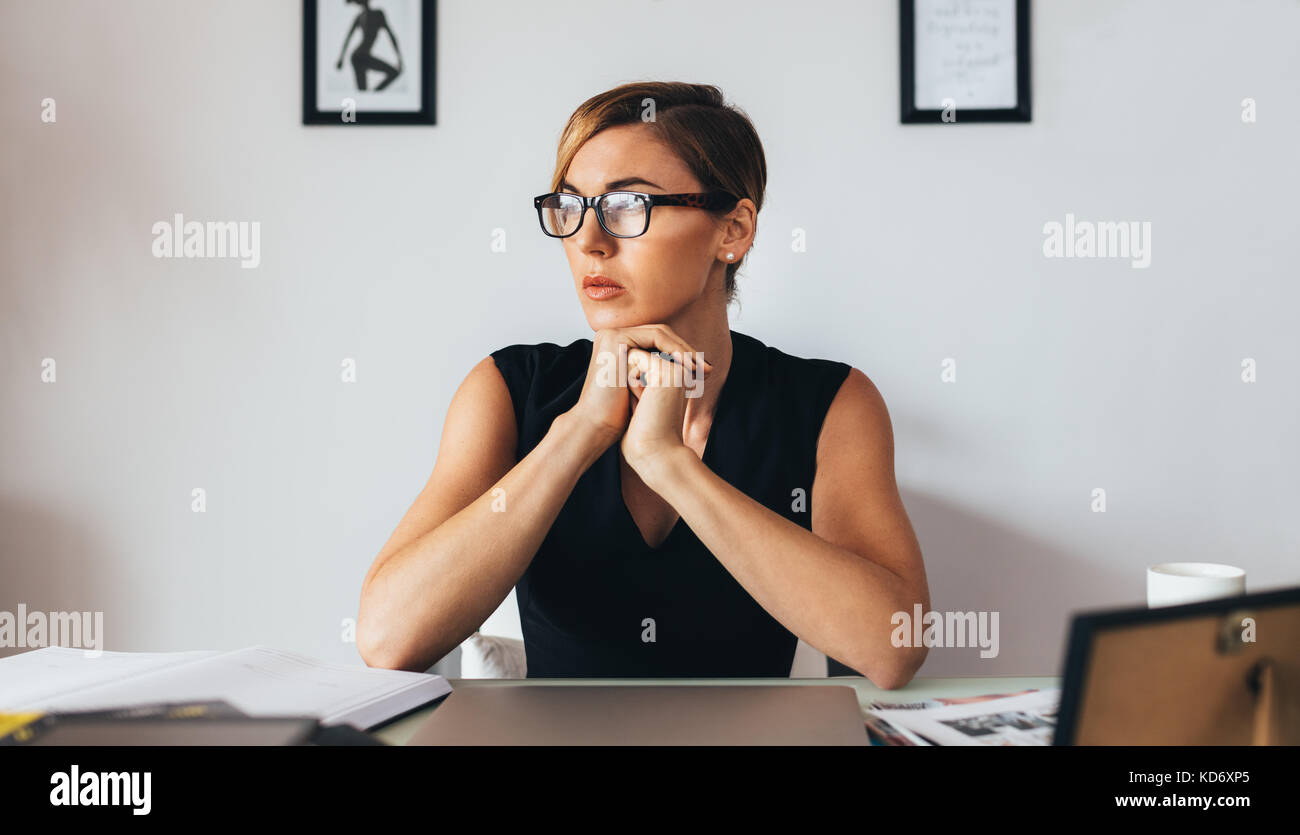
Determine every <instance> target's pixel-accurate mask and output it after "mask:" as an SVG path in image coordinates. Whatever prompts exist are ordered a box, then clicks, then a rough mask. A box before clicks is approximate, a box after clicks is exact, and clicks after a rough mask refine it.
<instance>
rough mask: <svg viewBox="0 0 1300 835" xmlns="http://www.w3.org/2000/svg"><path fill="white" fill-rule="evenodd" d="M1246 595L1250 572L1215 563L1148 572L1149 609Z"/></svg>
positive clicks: (1154, 568) (1152, 568)
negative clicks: (1247, 576) (1247, 577)
mask: <svg viewBox="0 0 1300 835" xmlns="http://www.w3.org/2000/svg"><path fill="white" fill-rule="evenodd" d="M1245 593H1246V572H1245V570H1244V569H1241V568H1237V567H1236V566H1235V565H1220V564H1219V563H1213V562H1165V563H1160V564H1159V565H1152V566H1149V567H1148V568H1147V607H1148V608H1152V609H1154V608H1156V607H1158V606H1177V605H1179V604H1180V603H1194V602H1196V601H1197V600H1213V599H1215V598H1217V597H1232V596H1233V595H1235V594H1245Z"/></svg>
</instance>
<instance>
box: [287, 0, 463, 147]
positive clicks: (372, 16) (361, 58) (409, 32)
mask: <svg viewBox="0 0 1300 835" xmlns="http://www.w3.org/2000/svg"><path fill="white" fill-rule="evenodd" d="M436 35H437V3H436V2H435V0H303V4H302V123H303V124H304V125H348V124H358V125H432V124H436V122H435V121H434V112H435V111H434V101H435V98H434V89H435V85H434V80H435V77H436V75H435V72H434V70H435V60H434V59H435V55H436V52H435V49H434V47H435V41H436Z"/></svg>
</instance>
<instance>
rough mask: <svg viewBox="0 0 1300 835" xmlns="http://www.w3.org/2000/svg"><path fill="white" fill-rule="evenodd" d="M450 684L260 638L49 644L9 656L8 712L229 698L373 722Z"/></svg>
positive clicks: (329, 720)
mask: <svg viewBox="0 0 1300 835" xmlns="http://www.w3.org/2000/svg"><path fill="white" fill-rule="evenodd" d="M450 692H451V684H450V683H449V682H448V681H447V679H445V678H443V677H442V676H436V675H429V674H426V673H410V672H405V671H402V670H380V669H372V668H369V667H349V666H345V665H343V664H327V663H325V662H322V661H316V660H313V659H311V658H306V657H304V656H301V655H294V654H292V653H288V652H281V651H280V650H275V649H271V648H270V647H264V646H255V647H248V648H246V649H236V650H230V651H228V652H223V651H220V650H194V651H191V652H105V653H101V654H100V655H98V656H88V655H87V654H86V652H85V651H84V650H80V649H68V648H66V647H47V648H45V649H38V650H33V651H31V652H25V653H21V654H19V655H13V656H10V657H8V658H4V659H0V712H5V711H11V712H13V711H27V710H33V711H44V712H57V711H69V710H98V709H101V708H115V707H128V706H131V705H138V704H150V703H156V702H197V701H210V700H223V701H226V702H229V703H230V704H231V705H233V706H234V707H235V708H237V709H239V710H241V711H243V712H244V713H246V714H248V715H249V716H314V717H316V718H317V719H318V720H320V722H321V724H323V725H342V724H347V725H352V726H353V727H356V728H360V729H361V730H366V729H368V728H372V727H374V726H375V725H378V724H380V723H382V722H386V721H387V720H389V719H392V718H393V717H395V716H399V715H401V714H403V713H406V712H407V711H409V710H412V709H413V708H417V707H419V706H421V705H423V704H427V703H428V702H430V701H432V700H434V699H436V698H438V697H440V696H444V695H446V694H447V693H450Z"/></svg>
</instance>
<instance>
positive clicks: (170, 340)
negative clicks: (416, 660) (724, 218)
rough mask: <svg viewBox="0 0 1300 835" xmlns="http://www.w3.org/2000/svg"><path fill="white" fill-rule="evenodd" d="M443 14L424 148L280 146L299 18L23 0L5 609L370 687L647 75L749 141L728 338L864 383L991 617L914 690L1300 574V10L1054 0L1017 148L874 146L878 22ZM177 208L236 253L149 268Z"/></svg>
mask: <svg viewBox="0 0 1300 835" xmlns="http://www.w3.org/2000/svg"><path fill="white" fill-rule="evenodd" d="M439 6H440V9H439V18H438V25H439V42H438V121H439V124H438V126H436V127H432V128H427V127H426V128H408V127H373V128H369V127H357V126H350V127H337V128H329V127H314V128H306V127H303V126H302V125H301V124H300V116H299V108H300V104H299V102H300V83H301V81H300V73H301V57H300V40H301V21H300V15H301V4H300V3H298V2H296V0H277V2H264V0H221V2H197V1H196V0H186V2H171V1H170V0H166V1H165V0H157V2H142V1H140V0H135V1H133V2H111V3H110V2H89V0H83V1H81V2H69V0H63V2H52V0H43V2H40V3H19V2H7V3H5V5H4V20H5V27H4V31H3V35H2V36H0V37H3V44H4V49H3V50H0V62H3V70H4V71H3V73H0V103H2V104H3V109H4V113H5V114H6V119H5V125H4V130H3V133H2V134H0V137H2V139H0V141H2V142H3V143H4V153H3V159H2V160H0V176H3V183H4V196H5V199H4V202H3V212H4V215H3V221H4V222H3V224H0V230H2V231H0V235H3V239H0V243H2V244H3V254H4V267H3V281H2V282H0V305H2V307H0V322H2V324H3V348H4V350H3V352H2V353H0V386H2V388H0V392H2V394H0V398H2V406H3V410H2V412H0V414H2V415H3V417H2V418H0V420H3V424H2V425H0V460H3V462H4V463H3V470H0V473H2V474H0V560H2V562H0V609H3V610H9V611H12V610H14V609H15V607H16V606H17V605H18V604H19V603H24V604H26V605H27V606H28V608H29V609H36V608H44V609H60V610H103V611H104V613H105V621H106V623H105V630H106V638H107V644H108V648H109V649H115V650H179V649H188V648H200V647H203V648H229V647H239V646H243V645H247V644H252V643H266V644H270V645H273V646H277V647H281V648H285V649H291V650H297V651H301V652H305V653H309V654H313V655H316V656H320V657H324V658H330V659H335V660H351V661H356V662H357V663H360V662H359V660H358V658H357V655H356V652H355V648H354V646H352V645H349V644H346V643H344V642H342V641H341V640H340V637H339V632H340V621H341V620H342V619H343V618H345V617H349V616H353V615H355V612H356V607H357V600H358V595H359V588H360V582H361V578H362V576H363V575H364V573H365V571H366V568H367V567H368V565H369V563H370V561H371V559H372V558H373V556H374V555H375V553H376V552H377V551H378V549H379V548H380V546H381V545H382V544H383V542H384V541H385V539H386V538H387V536H388V534H389V533H390V532H391V530H392V528H393V527H394V525H395V524H396V523H397V520H398V519H399V518H400V516H401V515H402V513H403V512H404V511H405V510H406V508H407V507H408V506H409V504H410V502H411V500H412V499H413V498H414V497H415V495H416V493H417V492H418V491H419V489H420V487H421V486H422V484H423V483H424V481H425V479H426V478H427V476H428V473H429V470H430V468H431V467H432V464H433V457H434V452H435V449H436V443H437V439H438V437H439V432H440V428H441V422H442V418H443V415H444V413H445V410H446V407H447V403H448V400H449V398H450V396H451V394H452V392H453V391H454V390H455V387H456V386H457V384H458V383H459V381H460V380H461V379H462V378H463V376H464V374H465V372H466V371H467V370H468V369H469V368H470V367H471V366H472V365H473V364H474V362H475V361H477V360H478V359H480V358H482V357H483V356H484V355H485V354H487V353H488V352H489V351H491V350H493V349H495V348H497V347H500V346H502V345H506V344H509V343H512V342H520V341H527V342H535V341H541V340H552V341H557V342H562V343H563V342H567V341H569V340H571V339H573V338H577V337H580V336H585V335H587V334H588V333H589V331H587V330H586V324H585V321H584V319H583V318H582V315H581V311H580V307H579V305H578V303H577V300H576V299H575V298H574V297H573V294H572V289H571V285H570V279H569V275H568V272H567V265H566V262H565V261H564V258H563V255H562V253H561V251H560V248H559V245H558V244H556V243H554V242H552V241H549V240H547V239H545V238H544V237H543V236H542V235H541V234H540V232H539V231H538V230H537V228H536V220H535V215H534V214H533V210H532V207H531V201H530V198H531V197H532V196H533V195H535V194H538V193H540V192H541V191H543V190H545V188H546V186H547V185H548V178H549V176H550V173H551V167H550V166H551V165H552V164H553V160H554V153H555V147H554V143H555V140H556V138H557V136H558V133H559V130H560V128H561V127H562V125H563V123H564V120H565V119H566V118H567V116H568V115H569V113H570V112H571V111H572V109H573V108H574V107H575V106H576V105H578V104H579V103H580V102H581V101H582V100H583V99H585V98H586V97H588V96H590V95H592V94H594V93H596V92H599V91H601V90H604V89H606V88H608V87H610V86H612V85H615V84H617V83H620V82H623V81H627V80H633V79H639V78H663V79H671V80H687V81H700V82H710V83H716V84H718V85H719V86H721V87H722V88H723V90H724V91H725V92H726V93H727V94H728V95H729V96H730V97H731V98H732V99H733V100H734V101H736V102H737V103H739V104H740V105H741V106H742V107H744V108H745V109H746V110H747V111H748V113H749V114H750V115H751V117H752V118H753V120H754V122H755V124H756V126H757V128H758V131H759V133H760V135H761V136H762V138H763V141H764V143H765V146H766V150H767V154H768V163H769V168H770V172H771V175H770V183H769V186H770V189H769V194H768V199H769V202H768V204H767V206H766V207H765V208H764V210H763V212H762V214H761V215H760V226H759V229H760V231H759V237H758V241H757V247H756V249H755V251H754V253H753V256H752V260H751V262H750V263H749V265H748V267H747V270H746V272H745V273H743V274H742V279H741V285H740V286H741V295H742V307H741V309H740V310H739V311H736V314H735V318H734V319H733V327H736V328H737V329H738V330H742V331H744V332H747V333H750V334H753V335H755V336H758V337H759V338H760V339H763V340H764V341H766V342H768V343H769V344H773V345H776V346H778V347H780V348H782V349H784V350H787V351H789V352H791V353H795V354H799V355H803V356H824V357H832V358H836V359H842V360H844V361H847V362H850V363H851V364H853V365H856V366H857V367H859V368H861V369H862V370H863V371H865V372H866V373H867V374H868V375H869V376H870V377H871V378H872V379H873V380H874V381H875V383H876V384H877V386H878V387H879V388H880V390H881V391H882V392H883V393H884V395H885V398H886V401H887V403H888V404H889V407H890V411H891V413H892V417H893V421H894V428H895V434H896V444H897V474H898V480H899V483H900V485H901V487H902V490H903V494H904V499H905V501H906V504H907V508H908V511H909V513H910V514H911V518H912V521H913V523H914V525H915V527H916V529H917V531H918V533H919V536H920V539H921V544H922V546H923V549H924V552H925V556H926V564H927V568H928V573H929V579H930V583H931V589H932V594H933V603H934V606H935V608H937V609H941V610H943V609H950V610H998V611H1000V612H1001V620H1000V625H1001V653H1000V655H999V656H998V658H996V659H993V660H989V661H980V659H979V658H978V654H977V651H976V650H972V649H966V650H935V651H932V653H931V655H930V659H929V661H928V662H927V664H926V667H925V668H924V669H923V674H932V675H933V674H951V673H995V672H996V673H1007V674H1011V673H1053V672H1056V670H1057V661H1058V656H1059V653H1060V649H1061V646H1060V645H1061V640H1062V638H1063V634H1064V628H1065V623H1066V614H1065V613H1066V611H1067V610H1070V609H1073V608H1079V607H1092V606H1099V605H1119V604H1126V603H1130V602H1135V601H1139V600H1141V599H1142V597H1143V567H1144V566H1145V565H1147V564H1148V563H1153V562H1157V561H1163V560H1213V561H1226V562H1233V563H1237V564H1240V565H1242V566H1244V567H1246V568H1247V570H1248V571H1249V585H1250V587H1251V588H1254V589H1262V588H1265V587H1269V586H1277V585H1283V584H1295V583H1296V582H1297V581H1298V578H1300V568H1298V565H1300V548H1298V546H1297V540H1298V538H1300V537H1298V533H1300V531H1298V523H1297V521H1296V520H1297V514H1296V513H1295V507H1296V505H1297V503H1298V500H1300V488H1298V487H1297V485H1298V484H1300V479H1297V476H1296V472H1297V464H1300V454H1298V453H1300V441H1297V435H1296V432H1295V428H1296V415H1297V412H1298V409H1297V407H1298V406H1300V395H1298V394H1297V392H1298V391H1300V387H1298V386H1297V383H1298V382H1300V380H1298V379H1297V378H1298V377H1300V374H1298V373H1297V365H1296V363H1297V355H1298V353H1300V352H1297V350H1296V348H1297V343H1296V337H1295V321H1296V315H1295V311H1296V310H1297V308H1300V290H1297V282H1296V278H1297V267H1296V260H1295V250H1294V246H1295V243H1296V240H1297V231H1296V230H1297V225H1296V222H1297V216H1298V212H1297V209H1296V196H1297V194H1300V188H1298V186H1300V166H1297V163H1296V155H1295V154H1296V151H1295V149H1296V147H1297V140H1300V109H1298V108H1297V107H1296V89H1297V86H1298V85H1300V61H1297V54H1298V53H1297V50H1296V47H1295V44H1296V33H1297V31H1300V4H1297V3H1295V2H1293V0H1270V1H1269V2H1263V1H1262V0H1261V1H1260V2H1228V0H1199V2H1172V1H1170V2H1160V1H1159V0H1128V1H1127V2H1118V0H1106V1H1105V2H1102V1H1101V0H1070V1H1069V2H1064V0H1052V2H1037V3H1035V4H1034V24H1033V53H1034V65H1033V73H1034V78H1033V84H1034V121H1033V123H1032V124H1028V125H1024V124H1017V125H961V124H959V125H956V126H902V125H900V124H899V123H898V66H897V64H898V59H897V49H898V46H897V42H898V21H897V3H895V2H893V0H878V1H877V2H870V3H858V2H807V3H799V4H790V3H777V2H770V3H769V2H758V3H755V2H713V3H698V2H686V0H658V2H651V1H649V0H642V1H641V2H633V3H621V4H609V3H601V2H594V0H593V1H592V2H578V1H577V0H569V1H568V2H554V3H545V4H542V3H529V2H512V3H492V2H467V1H466V0H443V2H442V3H440V4H439ZM503 7H508V8H503ZM560 45H562V46H560ZM567 54H573V55H576V56H577V57H578V59H579V60H576V61H574V62H572V63H566V62H565V60H564V56H565V55H567ZM1247 96H1249V97H1253V98H1255V99H1256V101H1257V103H1258V105H1257V106H1258V122H1257V123H1255V124H1244V123H1243V122H1242V120H1241V118H1240V116H1239V114H1240V102H1241V100H1242V99H1243V98H1244V97H1247ZM45 97H53V98H54V99H55V100H56V102H57V122H56V123H54V124H44V123H42V121H41V119H40V109H41V104H40V103H41V100H42V99H43V98H45ZM176 212H182V213H183V214H184V215H185V216H186V217H187V218H190V219H200V220H247V221H254V220H255V221H259V222H260V224H261V234H262V240H261V248H262V261H261V265H260V267H258V268H257V269H255V270H243V269H240V267H239V266H238V264H237V263H235V262H233V261H201V260H188V261H187V260H174V261H165V260H157V259H155V258H153V257H152V256H151V254H150V246H151V243H152V235H151V231H150V230H151V226H152V224H153V223H154V222H155V221H157V220H160V219H168V218H171V217H172V215H173V214H174V213H176ZM1067 212H1072V213H1074V214H1075V215H1076V216H1077V217H1079V218H1083V219H1093V220H1145V221H1150V222H1151V223H1152V228H1153V233H1152V244H1153V246H1152V264H1151V266H1150V268H1149V269H1146V270H1137V269H1132V268H1130V267H1129V265H1128V262H1126V261H1100V260H1098V261H1087V260H1048V259H1046V258H1044V257H1043V254H1042V240H1043V233H1042V227H1043V224H1044V223H1045V222H1047V221H1050V220H1063V219H1064V216H1065V214H1066V213H1067ZM497 227H500V228H504V229H506V230H507V233H508V252H507V253H503V254H494V253H493V252H491V250H490V249H489V244H490V240H491V234H492V230H493V229H494V228H497ZM794 227H799V228H803V229H805V230H807V236H808V251H807V252H806V253H793V252H791V251H790V247H789V245H788V241H789V240H790V230H791V229H792V228H794ZM46 357H52V358H55V359H56V361H57V370H58V378H57V380H58V381H57V383H54V384H49V383H42V382H41V376H40V374H41V362H42V359H43V358H46ZM345 357H353V358H355V359H356V360H357V363H358V369H359V371H358V374H359V380H358V382H357V383H355V384H351V385H349V384H344V383H341V382H340V381H339V366H340V362H341V361H342V359H343V358H345ZM948 357H951V358H954V359H955V360H956V362H957V368H958V379H957V382H956V383H952V384H944V383H941V382H940V363H941V362H942V361H943V359H944V358H948ZM1245 357H1252V358H1254V359H1255V360H1256V361H1257V363H1258V368H1259V372H1258V382H1257V383H1254V384H1245V383H1243V382H1241V380H1240V378H1239V373H1240V363H1241V361H1242V359H1243V358H1245ZM195 487H203V488H205V489H206V491H207V496H208V506H207V512H206V513H204V514H197V513H193V512H191V510H190V503H191V493H190V491H191V490H192V489H193V488H195ZM1096 487H1103V488H1105V490H1106V494H1107V509H1106V512H1105V513H1094V512H1091V510H1090V502H1091V491H1092V490H1093V488H1096Z"/></svg>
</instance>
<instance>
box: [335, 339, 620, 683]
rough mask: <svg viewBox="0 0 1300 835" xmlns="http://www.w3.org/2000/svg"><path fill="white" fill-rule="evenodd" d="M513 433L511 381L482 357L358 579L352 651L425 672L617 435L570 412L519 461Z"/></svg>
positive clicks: (490, 602)
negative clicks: (422, 473)
mask: <svg viewBox="0 0 1300 835" xmlns="http://www.w3.org/2000/svg"><path fill="white" fill-rule="evenodd" d="M516 434H517V433H516V427H515V414H514V408H513V406H512V404H511V399H510V391H509V389H508V388H507V387H506V384H505V380H504V379H503V378H502V377H501V373H500V371H499V370H498V369H497V368H496V363H495V362H494V361H493V359H492V358H491V357H487V358H485V359H484V360H482V361H481V362H479V363H478V364H477V365H476V366H475V367H474V369H473V370H472V371H470V373H469V375H468V376H467V377H466V378H465V381H464V382H463V383H462V384H461V386H460V388H459V389H457V391H456V395H455V397H453V398H452V402H451V405H450V407H449V408H448V410H447V420H446V422H445V424H444V425H443V430H442V439H441V441H440V444H439V449H438V459H437V463H436V464H435V466H434V469H433V474H432V475H431V476H430V477H429V481H428V484H426V485H425V487H424V490H423V491H422V492H421V493H420V495H419V496H418V497H417V498H416V500H415V503H414V504H413V505H411V508H410V510H408V511H407V513H406V515H405V517H403V519H402V521H401V523H399V524H398V526H397V529H396V530H395V531H394V532H393V535H392V536H391V537H390V538H389V540H388V543H387V544H386V545H385V546H384V548H383V550H382V551H381V552H380V553H379V555H378V556H377V557H376V558H375V561H374V564H373V565H371V567H370V571H369V572H368V573H367V574H366V578H365V581H364V583H363V584H362V591H361V609H360V612H359V616H358V620H357V649H358V650H359V651H360V653H361V657H362V658H363V659H364V660H365V662H366V663H367V664H369V665H370V666H372V667H389V668H394V669H405V670H416V671H422V670H425V669H428V668H429V667H430V666H431V665H432V664H434V663H435V662H437V661H438V660H439V659H440V658H442V657H443V656H444V655H446V654H447V653H448V652H450V651H451V650H452V649H454V648H455V647H456V646H458V645H459V644H460V643H461V642H462V641H464V640H465V639H466V638H468V637H469V636H470V635H471V634H473V632H474V630H475V629H478V628H479V626H481V625H482V623H483V621H484V620H486V619H487V617H488V615H490V614H492V612H493V611H494V610H495V609H496V607H497V606H499V605H500V604H501V601H502V600H504V599H505V597H506V595H507V594H509V593H510V589H511V588H512V587H513V586H514V584H515V583H516V582H517V581H518V579H519V577H520V576H521V575H522V574H523V573H524V570H525V569H526V568H527V567H528V564H529V562H531V561H532V558H533V556H534V555H535V554H536V553H537V549H538V548H539V547H540V546H541V543H542V540H543V539H544V538H545V536H546V533H547V531H548V530H550V527H551V524H552V523H553V522H554V521H555V517H556V516H557V515H558V514H559V512H560V508H561V507H563V505H564V502H565V500H566V499H567V498H568V496H569V494H570V493H571V492H572V491H573V487H574V485H575V484H576V483H577V481H578V478H579V476H581V475H582V473H583V472H585V471H586V470H587V468H588V467H590V466H591V465H592V463H594V462H595V461H596V459H598V458H599V457H600V456H601V454H603V452H604V451H605V449H607V448H608V447H609V446H610V445H611V444H612V443H613V442H614V441H615V440H616V439H617V435H616V434H612V433H611V432H609V431H606V430H604V429H601V428H597V427H594V426H592V425H590V424H589V423H587V422H586V421H585V420H584V418H582V417H580V416H579V415H578V414H576V413H573V412H566V413H565V414H562V415H560V416H559V417H557V418H556V419H555V421H554V422H553V423H552V425H551V428H550V430H549V431H548V432H547V434H546V436H545V437H544V438H542V440H541V441H540V442H539V443H538V444H537V446H536V447H535V448H534V449H533V450H532V451H531V452H530V453H529V454H528V455H527V456H525V457H524V459H523V460H522V461H519V462H518V463H515V445H516Z"/></svg>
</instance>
